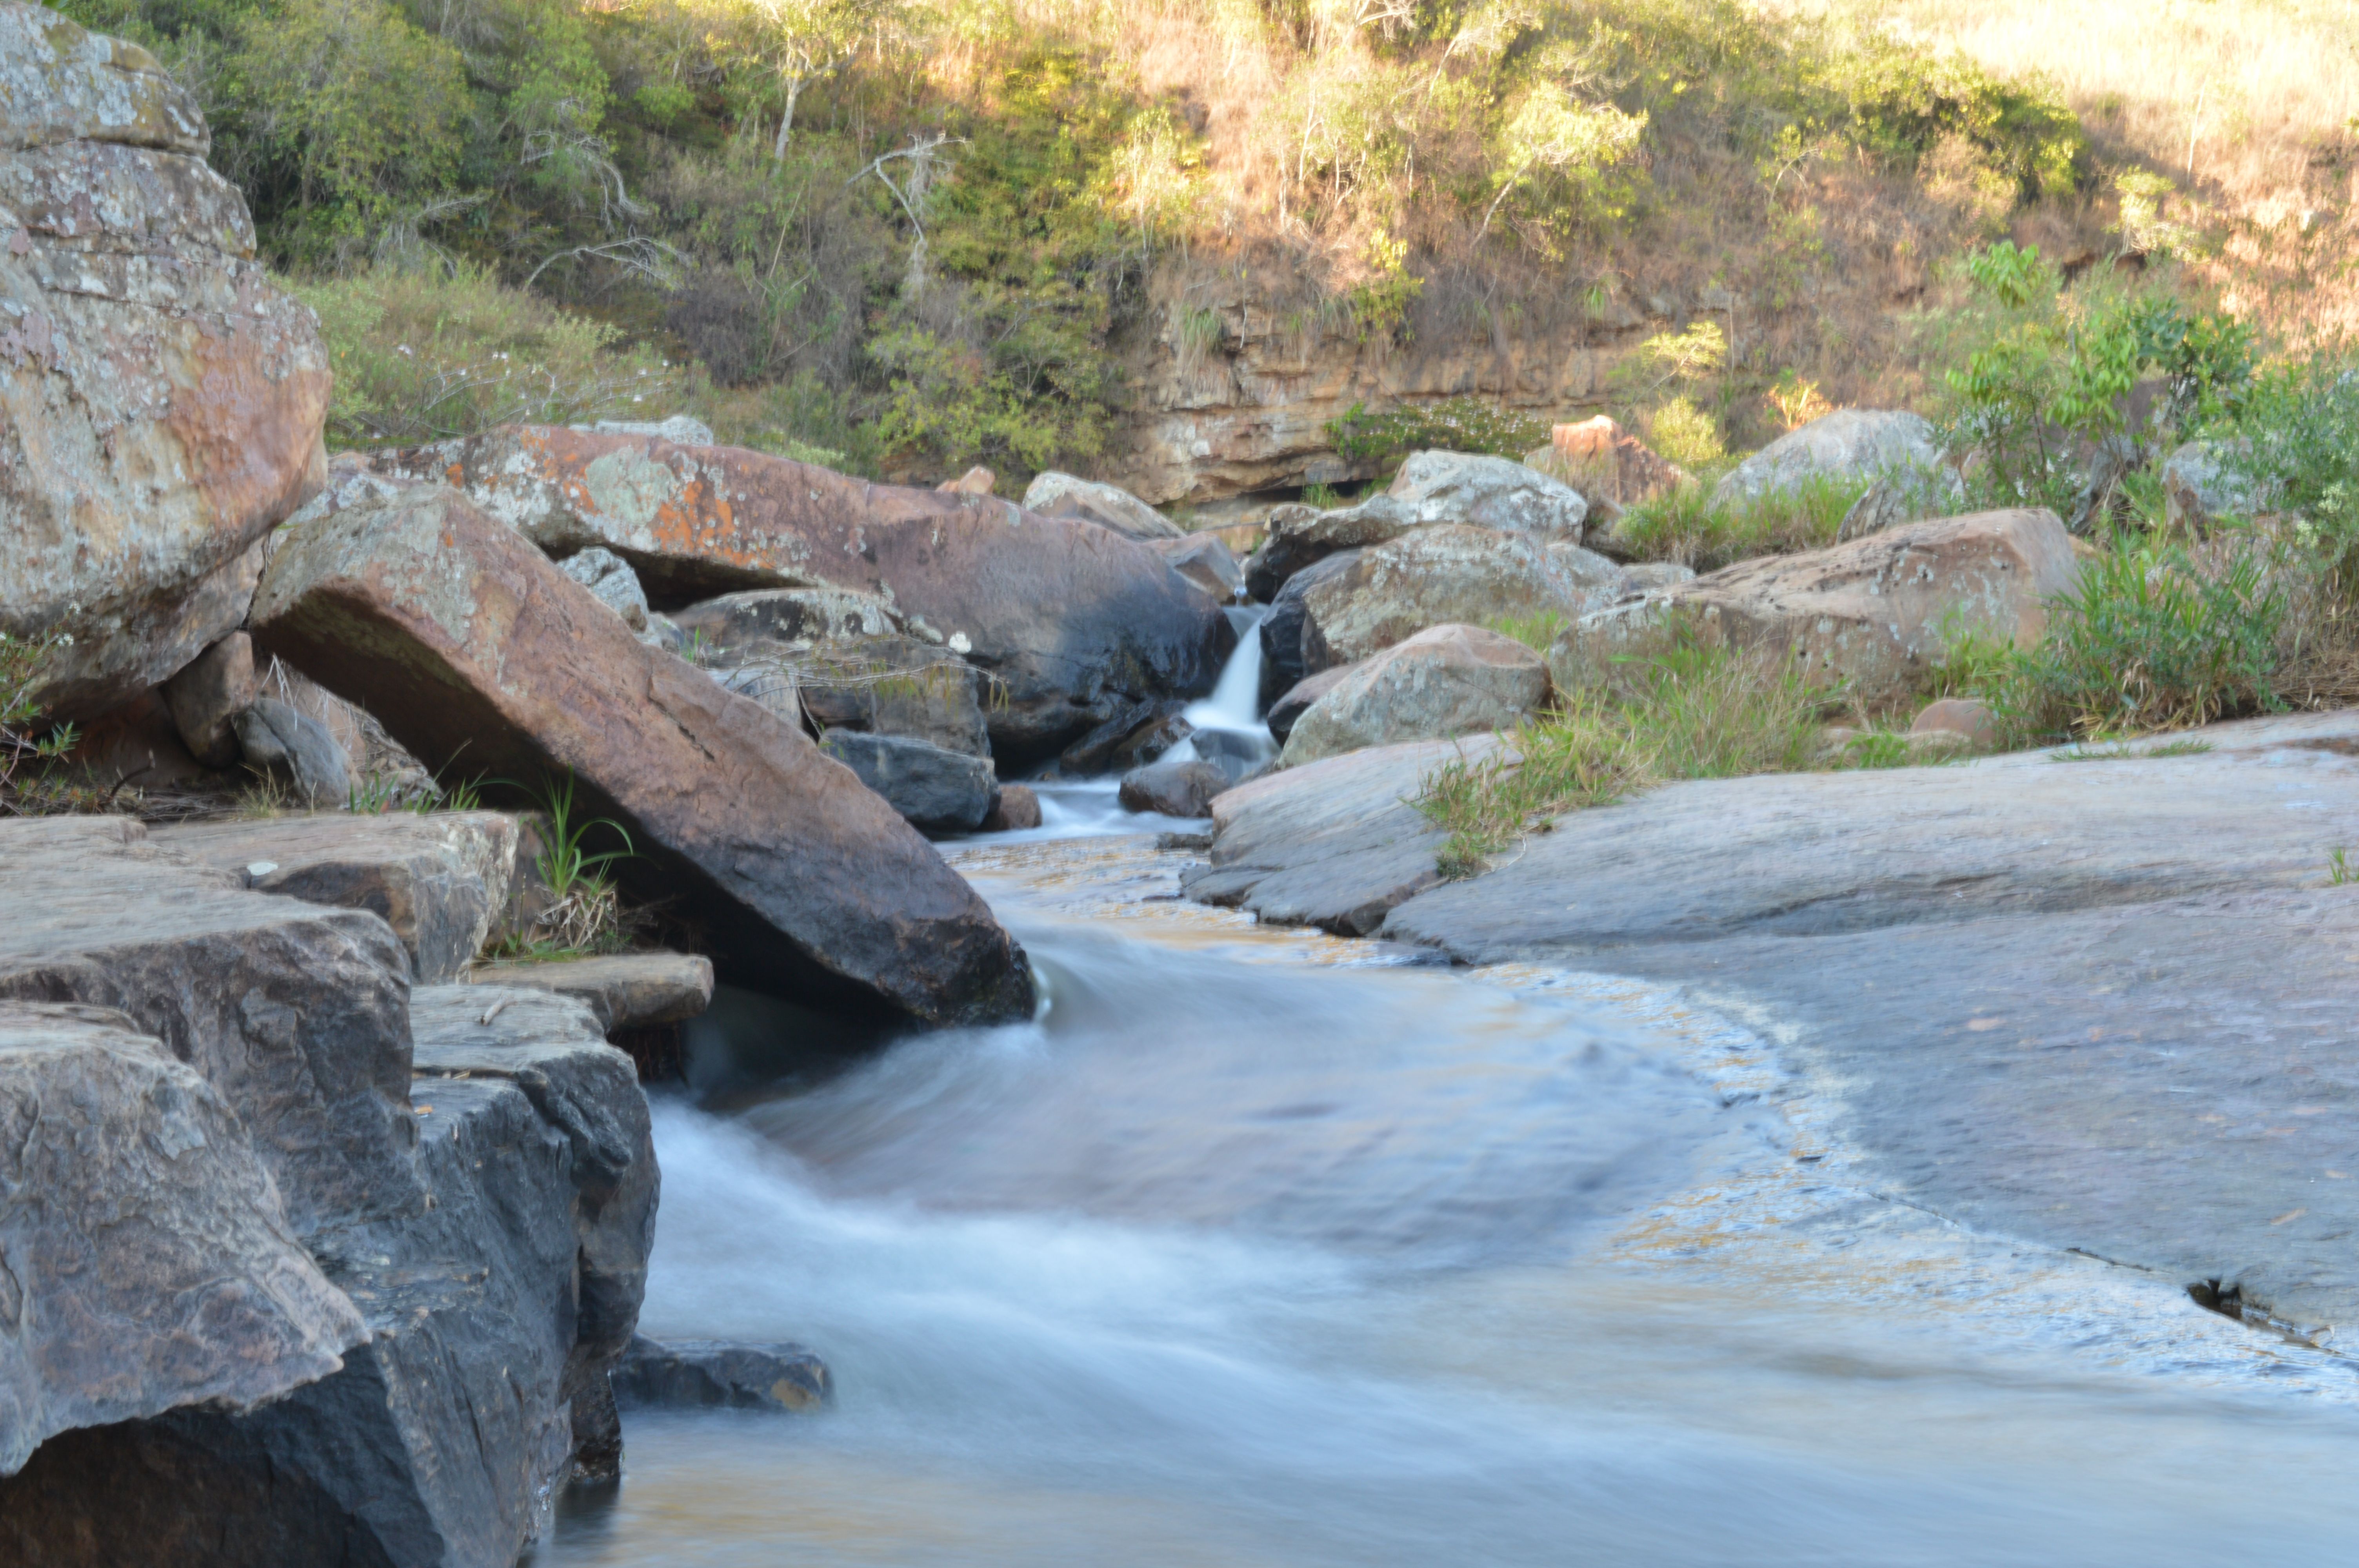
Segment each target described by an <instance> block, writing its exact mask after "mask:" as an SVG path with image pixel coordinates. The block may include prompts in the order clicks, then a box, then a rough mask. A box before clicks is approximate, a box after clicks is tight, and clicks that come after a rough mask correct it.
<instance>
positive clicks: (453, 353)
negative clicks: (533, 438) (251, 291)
mask: <svg viewBox="0 0 2359 1568" xmlns="http://www.w3.org/2000/svg"><path fill="white" fill-rule="evenodd" d="M289 287H292V288H293V289H294V291H295V293H296V294H297V295H298V296H299V297H301V299H302V300H303V302H304V303H305V304H307V305H309V306H310V307H311V308H312V309H314V310H316V311H317V312H319V316H320V330H321V336H322V337H323V338H324V339H325V340H326V341H327V346H328V359H329V362H330V364H331V365H332V367H333V369H334V371H335V378H336V381H335V390H334V393H333V394H332V399H331V401H330V403H329V406H328V443H329V445H330V446H332V447H381V446H401V445H409V444H413V443H417V442H421V441H434V440H442V439H445V438H451V437H455V436H468V435H473V434H474V433H475V432H477V431H479V430H484V429H488V428H490V427H493V426H495V425H505V424H512V423H517V422H524V423H530V424H539V425H566V424H577V423H583V422H587V421H591V420H595V419H609V418H619V419H631V418H647V417H658V416H664V415H668V414H671V413H674V412H677V411H678V406H679V403H680V402H681V401H682V400H683V399H684V398H685V397H686V396H687V393H688V377H687V376H686V374H685V373H683V372H681V371H679V370H678V369H677V368H675V367H673V366H671V365H669V364H667V363H666V362H664V361H663V360H662V359H660V358H659V357H658V355H657V354H656V353H655V352H654V351H651V350H648V349H645V348H632V347H626V346H625V344H624V343H623V341H622V335H623V334H622V331H621V330H620V329H619V328H616V327H614V326H610V325H608V324H606V323H604V322H601V321H592V320H591V319H589V318H587V317H583V316H577V315H574V314H573V313H571V311H566V310H560V309H559V308H557V307H555V306H553V305H551V304H549V302H548V301H547V300H546V299H544V298H542V297H539V296H538V295H535V294H529V293H527V292H525V291H524V290H521V289H516V288H510V287H506V285H503V284H501V283H499V282H497V281H496V280H495V279H494V278H492V277H490V276H488V275H486V274H484V273H482V272H479V271H477V270H475V269H473V268H472V267H468V266H465V265H460V266H456V267H453V268H451V269H450V270H448V271H447V272H446V271H435V270H429V271H407V270H398V269H394V268H390V267H379V268H376V269H374V270H372V271H368V272H363V273H357V274H354V275H353V276H350V277H342V278H329V279H324V280H321V281H317V282H311V283H300V282H298V283H293V284H290V285H289Z"/></svg>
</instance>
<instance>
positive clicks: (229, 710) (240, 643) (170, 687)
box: [162, 632, 261, 768]
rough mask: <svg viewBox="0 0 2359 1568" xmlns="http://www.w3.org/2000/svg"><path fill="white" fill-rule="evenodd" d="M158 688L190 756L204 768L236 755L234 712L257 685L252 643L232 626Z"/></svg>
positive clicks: (218, 765) (228, 761)
mask: <svg viewBox="0 0 2359 1568" xmlns="http://www.w3.org/2000/svg"><path fill="white" fill-rule="evenodd" d="M162 690H163V697H164V702H165V705H166V706H167V707H168V708H170V709H171V712H172V724H173V727H174V728H175V729H177V730H179V732H180V740H181V742H182V743H183V744H184V745H186V746H187V747H188V748H189V754H190V756H193V757H194V758H196V760H197V761H198V762H201V763H203V764H204V765H205V766H206V767H209V768H225V767H228V766H229V765H230V764H231V763H233V762H236V761H237V759H238V754H239V753H238V743H237V716H238V715H239V714H241V713H243V712H245V709H246V708H248V707H249V706H250V705H251V704H252V703H253V701H254V699H255V697H256V696H257V695H259V693H260V691H261V687H260V686H259V685H258V684H257V683H256V679H255V672H254V643H253V642H252V640H251V639H249V638H248V637H247V636H246V634H245V633H243V632H233V633H230V634H229V635H228V636H226V637H223V639H222V640H221V641H220V642H218V643H214V644H213V645H212V647H210V648H207V649H206V650H205V651H204V652H203V653H201V654H198V655H197V656H196V658H195V659H193V660H191V661H190V663H189V664H188V665H184V666H183V667H182V668H181V670H180V672H179V674H178V675H176V676H173V677H172V678H171V679H170V680H168V681H166V682H165V683H164V685H163V688H162Z"/></svg>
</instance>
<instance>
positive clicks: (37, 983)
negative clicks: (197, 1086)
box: [0, 817, 418, 1242]
mask: <svg viewBox="0 0 2359 1568" xmlns="http://www.w3.org/2000/svg"><path fill="white" fill-rule="evenodd" d="M0 900H5V905H6V907H7V909H8V911H9V914H8V917H7V918H6V919H5V920H0V998H6V999H13V1000H20V1001H41V1002H79V1003H82V1004H85V1005H89V1006H93V1007H106V1008H114V1009H116V1010H118V1011H121V1012H124V1013H125V1014H127V1015H128V1016H129V1017H130V1018H131V1019H132V1020H133V1021H134V1022H135V1024H136V1027H137V1028H138V1029H139V1030H140V1031H142V1032H143V1033H149V1034H153V1035H155V1036H156V1037H157V1038H158V1039H159V1040H161V1041H162V1042H163V1043H164V1044H165V1046H166V1047H167V1048H168V1050H169V1051H170V1052H171V1054H173V1056H175V1057H176V1058H178V1059H179V1060H180V1061H182V1062H185V1063H187V1064H188V1065H190V1066H191V1067H194V1068H195V1069H196V1070H197V1071H198V1072H199V1073H201V1074H202V1075H203V1076H204V1077H205V1078H206V1079H207V1080H208V1081H209V1082H211V1083H212V1086H213V1087H214V1088H215V1089H217V1090H218V1091H220V1093H221V1095H222V1098H223V1099H225V1100H227V1101H228V1102H229V1103H230V1104H231V1105H233V1106H234V1107H235V1108H236V1109H237V1113H238V1116H239V1117H240V1118H241V1119H243V1120H244V1122H245V1127H246V1130H247V1132H248V1134H249V1135H250V1136H251V1138H252V1140H253V1142H254V1146H255V1151H256V1152H257V1153H258V1154H259V1155H260V1156H261V1159H262V1162H263V1164H264V1166H265V1167H266V1169H267V1170H268V1171H269V1172H270V1174H271V1177H272V1179H273V1181H274V1182H276V1184H277V1188H278V1195H279V1198H280V1200H281V1201H282V1202H283V1203H284V1205H285V1206H286V1213H287V1217H288V1221H289V1222H290V1223H291V1225H292V1227H293V1228H294V1230H295V1233H296V1234H297V1235H298V1236H300V1237H302V1238H305V1240H306V1241H307V1242H310V1241H312V1239H313V1238H314V1236H315V1233H317V1232H319V1231H321V1229H322V1228H323V1227H336V1226H344V1225H349V1224H352V1223H354V1222H355V1221H356V1220H358V1219H361V1218H364V1217H368V1216H371V1215H375V1214H381V1213H386V1212H389V1211H393V1210H397V1209H401V1208H404V1207H407V1206H413V1205H415V1204H416V1202H417V1201H418V1188H417V1181H416V1176H415V1173H413V1171H412V1170H411V1167H410V1162H409V1152H408V1151H409V1147H410V1143H411V1141H412V1139H413V1137H414V1136H415V1133H414V1130H413V1128H412V1126H411V1122H410V1117H409V1032H408V989H409V958H408V955H407V954H406V953H404V952H403V951H402V948H401V946H400V944H399V943H398V942H397V941H396V940H395V939H394V935H393V933H392V932H391V930H389V929H388V928H387V927H386V924H385V922H384V921H382V920H380V919H378V918H377V917H376V916H375V915H374V914H369V913H367V912H365V911H363V910H348V909H326V908H321V907H319V906H317V905H314V904H309V903H297V902H296V901H294V900H292V899H284V898H269V897H265V896H263V895H262V894H259V893H255V892H247V891H246V889H245V879H244V878H243V877H242V876H238V875H233V874H231V873H227V872H222V871H212V870H211V869H209V868H206V867H202V866H200V865H197V864H195V863H194V862H191V861H189V860H183V859H181V858H180V857H179V856H178V855H175V854H172V853H170V852H169V851H167V850H165V849H160V848H159V847H158V846H157V845H155V844H153V843H150V842H148V841H147V835H146V832H145V830H144V829H143V828H142V827H140V826H139V824H137V823H136V822H133V821H130V820H128V819H126V818H122V817H49V818H39V819H31V820H26V819H19V820H16V821H0Z"/></svg>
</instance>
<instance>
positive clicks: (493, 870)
mask: <svg viewBox="0 0 2359 1568" xmlns="http://www.w3.org/2000/svg"><path fill="white" fill-rule="evenodd" d="M148 839H149V841H150V842H151V843H155V844H158V845H161V846H163V847H164V848H166V849H170V850H173V851H174V852H176V853H178V854H181V855H186V856H187V857H189V858H190V860H198V861H201V862H202V863H203V864H205V865H208V866H211V867H212V868H213V869H214V870H216V871H224V872H227V873H229V874H230V875H232V876H235V877H237V878H239V879H240V880H241V881H243V882H244V883H245V885H246V886H248V887H251V888H254V889H255V890H257V891H258V892H271V893H279V894H282V895H284V896H286V897H288V898H296V899H301V900H302V901H303V902H304V903H318V904H327V905H330V906H332V907H335V908H339V909H365V910H367V911H369V912H370V913H371V914H375V915H378V916H380V917H381V918H382V919H383V920H384V921H385V923H386V925H389V926H391V927H392V928H393V934H394V935H396V936H397V937H398V938H400V940H401V945H402V946H403V947H404V948H405V949H407V950H408V954H409V962H410V968H411V975H412V977H413V978H414V979H416V980H418V981H419V983H420V984H425V985H433V984H439V983H440V982H442V981H445V980H451V979H457V978H458V976H459V972H460V971H461V970H462V969H464V968H466V967H467V965H468V963H469V962H470V961H471V960H472V959H473V957H474V956H475V954H476V952H477V951H478V950H480V949H481V948H482V946H483V945H484V939H485V938H486V937H487V936H489V935H491V932H492V928H493V926H494V925H495V923H496V922H497V921H498V920H499V918H500V915H501V913H502V912H503V911H504V910H506V907H507V905H508V901H509V899H510V897H511V895H512V894H513V893H514V892H515V890H516V847H517V844H518V842H519V841H520V834H519V832H518V829H517V825H516V818H515V817H513V816H507V815H506V813H503V812H497V811H438V812H434V813H432V814H430V815H427V816H420V815H419V814H417V813H415V812H408V811H397V812H387V813H386V814H384V815H383V816H353V815H351V814H349V813H345V812H320V813H317V814H313V815H308V816H277V817H267V818H264V819H262V820H259V821H252V822H203V823H191V824H188V825H185V826H181V827H154V828H150V829H149V830H148ZM257 868H260V869H257Z"/></svg>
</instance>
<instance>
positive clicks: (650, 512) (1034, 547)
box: [372, 426, 1232, 759]
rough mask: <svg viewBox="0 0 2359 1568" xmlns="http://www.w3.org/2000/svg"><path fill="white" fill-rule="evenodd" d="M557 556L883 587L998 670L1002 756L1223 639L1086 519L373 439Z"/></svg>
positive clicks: (498, 434) (1217, 652) (598, 441)
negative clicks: (590, 551) (583, 552)
mask: <svg viewBox="0 0 2359 1568" xmlns="http://www.w3.org/2000/svg"><path fill="white" fill-rule="evenodd" d="M372 462H373V466H374V467H375V470H376V471H377V472H379V473H380V474H384V475H386V476H389V477H394V478H410V479H426V480H434V481H441V482H445V483H448V484H450V485H451V486H452V487H454V488H456V489H458V490H461V491H462V492H465V493H466V494H467V495H468V496H469V497H470V498H471V499H472V500H473V501H474V502H475V503H477V504H478V505H479V506H481V507H482V508H483V510H484V512H485V513H486V514H489V515H490V516H492V517H494V518H495V519H497V520H498V521H500V522H503V523H506V524H509V525H510V526H512V527H515V528H516V529H519V530H521V531H522V532H523V533H524V534H526V535H527V536H529V537H530V538H531V539H533V540H534V542H536V543H538V544H539V545H540V546H542V547H543V548H545V549H548V550H549V551H551V552H552V553H555V554H560V555H563V554H571V552H572V551H574V550H577V549H582V548H586V547H588V546H592V545H598V546H604V547H605V548H607V549H610V550H613V551H614V553H615V554H617V555H619V556H621V557H624V558H625V560H628V561H629V562H630V563H631V564H632V566H634V567H635V568H637V570H638V573H639V577H640V580H641V581H642V582H644V583H645V584H646V585H647V591H648V593H649V594H650V596H652V597H653V598H654V599H655V600H657V602H658V604H659V605H661V606H664V607H666V608H669V606H670V605H673V604H679V603H684V602H688V601H690V600H698V599H702V598H705V597H708V596H710V595H712V594H717V593H727V592H733V591H736V590H740V589H751V588H797V587H802V588H810V587H827V586H832V587H836V588H845V589H855V590H857V591H860V592H863V593H874V594H876V595H878V596H879V597H881V598H883V599H884V600H886V601H887V602H888V603H890V604H891V605H892V606H893V607H894V609H895V610H896V611H898V612H900V613H901V614H903V615H905V616H908V617H909V618H911V622H912V625H913V629H916V630H919V632H921V633H924V632H930V633H932V634H934V635H937V636H940V638H942V639H943V640H944V642H945V643H946V644H947V645H948V646H949V647H950V648H951V651H953V652H955V653H958V654H963V655H966V656H968V657H970V658H972V659H973V662H974V663H975V664H977V665H981V666H983V667H984V668H985V669H987V670H989V671H990V672H991V673H992V674H993V675H995V676H997V677H998V678H999V680H1000V681H1001V682H1002V683H1003V685H1004V687H1005V690H1006V699H1005V701H1004V703H998V704H995V706H994V708H993V709H992V712H991V714H990V723H991V735H992V746H993V749H994V751H995V753H996V754H998V755H999V756H1001V757H1002V758H1003V759H1029V758H1036V757H1040V756H1045V755H1047V754H1048V753H1049V752H1052V751H1054V750H1055V749H1057V747H1058V746H1060V744H1062V743H1063V742H1064V741H1069V740H1071V738H1072V737H1074V736H1076V735H1079V734H1081V733H1082V731H1084V730H1088V729H1090V728H1091V727H1093V725H1096V724H1100V723H1103V722H1104V720H1105V719H1107V718H1108V717H1110V716H1111V715H1112V714H1113V713H1114V711H1115V709H1116V708H1119V707H1121V706H1124V705H1126V704H1129V703H1135V702H1136V701H1138V700H1140V699H1142V698H1148V697H1164V696H1171V695H1180V696H1198V695H1201V694H1202V693H1203V692H1205V691H1209V690H1210V689H1211V688H1212V681H1213V679H1214V678H1215V677H1216V676H1217V675H1218V674H1219V665H1220V661H1221V658H1222V657H1223V655H1224V654H1226V653H1227V652H1228V649H1229V646H1230V644H1231V641H1232V638H1231V634H1230V633H1229V632H1228V627H1227V622H1225V621H1224V620H1223V618H1222V616H1221V612H1220V608H1219V606H1217V605H1215V604H1213V603H1212V602H1211V601H1210V600H1207V599H1206V598H1205V596H1204V595H1203V594H1202V593H1201V592H1200V591H1198V590H1197V589H1195V588H1194V586H1193V585H1191V584H1190V583H1189V582H1188V581H1187V579H1184V578H1181V577H1180V575H1179V574H1178V573H1176V572H1174V571H1173V570H1171V568H1170V567H1169V565H1168V564H1167V563H1166V562H1165V561H1164V559H1163V557H1160V556H1158V555H1157V554H1156V553H1155V552H1154V551H1153V550H1151V549H1149V548H1147V546H1145V545H1143V544H1140V543H1138V542H1136V540H1132V539H1127V538H1125V537H1123V536H1122V535H1118V534H1115V533H1114V532H1113V531H1111V530H1109V529H1106V528H1103V527H1100V526H1098V525H1097V524H1093V523H1087V522H1083V521H1082V520H1080V519H1078V518H1070V517H1044V516H1041V515H1040V514H1038V513H1032V512H1026V511H1024V510H1022V509H1021V508H1019V507H1016V506H1013V505H1010V504H1009V503H1006V502H1005V501H999V500H995V499H994V498H992V497H989V496H974V495H962V494H952V493H946V492H940V491H933V490H908V489H902V488H899V487H897V486H892V485H878V484H870V483H867V482H866V481H861V480H855V479H850V478H847V477H845V476H844V475H843V474H840V473H836V472H834V471H832V470H828V469H821V468H812V467H810V466H808V465H806V464H803V463H798V462H793V461H790V460H787V459H785V458H774V457H768V456H766V455H764V454H762V453H759V452H749V451H745V450H743V449H738V448H735V447H681V446H676V445H673V444H672V443H670V442H669V441H663V440H658V439H654V438H644V437H625V436H600V435H592V434H585V433H582V432H579V431H572V430H561V429H554V428H549V427H538V426H525V427H511V428H508V429H503V430H496V431H493V432H491V433H489V434H487V435H484V436H481V437H477V438H473V439H470V440H465V441H454V442H447V443H444V444H442V445H440V446H434V447H424V448H419V449H413V450H409V451H404V452H391V453H378V454H375V457H374V459H373V460H372Z"/></svg>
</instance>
